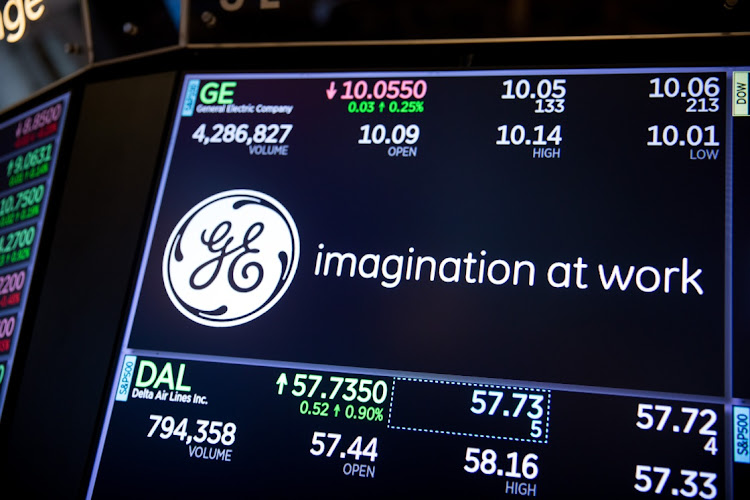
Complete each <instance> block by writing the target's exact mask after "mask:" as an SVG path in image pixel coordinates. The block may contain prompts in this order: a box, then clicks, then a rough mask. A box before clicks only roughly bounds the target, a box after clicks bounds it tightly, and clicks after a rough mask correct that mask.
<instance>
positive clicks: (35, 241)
mask: <svg viewBox="0 0 750 500" xmlns="http://www.w3.org/2000/svg"><path fill="white" fill-rule="evenodd" d="M68 99H69V95H68V94H65V95H63V96H61V97H59V98H56V99H54V100H51V101H49V102H46V103H44V104H42V105H40V106H37V107H36V108H34V109H32V110H31V111H27V112H26V113H24V114H22V115H18V116H15V117H13V118H11V119H10V120H7V121H5V122H3V123H0V167H2V170H1V171H0V417H1V416H2V411H3V407H4V404H5V397H6V394H7V391H8V382H9V380H10V376H11V372H12V369H13V361H14V357H15V354H16V350H17V348H18V336H19V332H20V331H21V324H22V322H23V317H24V311H25V309H26V301H27V299H28V294H29V285H30V283H31V278H32V276H33V273H34V263H35V261H36V255H37V250H38V248H39V239H40V238H41V234H42V228H43V225H44V216H45V213H46V210H47V201H48V200H49V192H50V189H51V187H52V179H53V177H54V172H55V165H56V163H57V154H58V150H59V148H60V139H61V136H62V130H63V124H64V123H65V114H66V112H67V108H68Z"/></svg>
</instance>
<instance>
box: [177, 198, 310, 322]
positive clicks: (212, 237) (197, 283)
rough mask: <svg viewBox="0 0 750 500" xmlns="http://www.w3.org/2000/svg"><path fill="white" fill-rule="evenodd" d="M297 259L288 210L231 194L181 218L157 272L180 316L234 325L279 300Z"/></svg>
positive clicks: (296, 242)
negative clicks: (159, 271) (160, 273)
mask: <svg viewBox="0 0 750 500" xmlns="http://www.w3.org/2000/svg"><path fill="white" fill-rule="evenodd" d="M298 260H299V235H298V234H297V227H296V226H295V225H294V221H293V220H292V217H291V216H290V215H289V212H287V211H286V209H285V208H284V207H283V206H282V205H281V204H280V203H279V202H278V201H276V200H275V199H273V198H271V197H270V196H268V195H265V194H263V193H259V192H257V191H250V190H247V189H236V190H233V191H225V192H223V193H219V194H215V195H213V196H211V197H210V198H206V199H205V200H203V201H202V202H200V203H198V204H197V205H196V206H194V207H193V208H192V209H190V211H189V212H188V213H187V214H185V216H184V217H183V218H182V220H180V222H179V223H178V224H177V226H176V227H175V228H174V230H173V231H172V235H171V236H170V237H169V242H168V243H167V247H166V250H165V252H164V262H163V264H162V275H163V277H164V286H165V287H166V289H167V294H169V298H170V299H171V300H172V303H173V304H174V305H175V307H176V308H177V309H179V310H180V312H181V313H182V314H184V315H185V316H187V317H188V318H190V319H191V320H193V321H195V322H196V323H200V324H201V325H206V326H236V325H241V324H243V323H247V322H248V321H252V320H254V319H255V318H257V317H258V316H260V315H261V314H263V313H265V312H266V311H268V310H269V309H270V308H271V307H273V306H274V304H276V302H278V300H279V299H280V298H281V296H282V295H284V292H286V290H287V288H289V284H290V283H291V282H292V278H294V273H295V271H296V270H297V261H298Z"/></svg>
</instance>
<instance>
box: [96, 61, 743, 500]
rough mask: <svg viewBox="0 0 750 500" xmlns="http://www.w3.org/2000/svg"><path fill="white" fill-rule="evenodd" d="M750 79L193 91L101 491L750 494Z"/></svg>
mask: <svg viewBox="0 0 750 500" xmlns="http://www.w3.org/2000/svg"><path fill="white" fill-rule="evenodd" d="M747 85H748V70H747V68H726V67H704V68H621V69H613V68H609V69H568V70H563V69H555V70H513V71H510V70H502V71H500V70H497V71H494V70H493V71H489V70H488V71H464V72H455V71H454V72H447V71H444V72H441V71H430V72H359V73H353V72H349V73H343V72H339V73H304V74H302V73H297V74H294V73H276V74H190V75H186V76H185V78H184V82H183V86H182V91H181V96H180V99H179V102H178V105H177V117H176V119H175V123H174V127H173V131H172V134H171V138H170V142H169V146H168V150H167V155H166V160H165V165H164V169H163V173H162V177H161V179H160V183H159V186H158V192H157V195H156V199H155V207H154V211H153V216H152V220H151V223H150V225H149V230H148V237H147V241H146V244H145V249H144V254H143V258H142V262H141V265H140V268H139V273H138V277H137V282H136V285H135V290H134V297H133V301H132V305H131V307H130V309H129V313H128V316H127V324H126V326H125V332H124V339H123V344H122V349H121V351H120V354H119V357H118V359H117V369H116V376H115V380H114V383H113V386H112V392H111V394H110V396H109V400H108V402H107V411H106V416H105V419H104V425H103V431H102V435H101V438H100V441H99V445H98V448H97V451H96V457H95V460H94V470H93V474H92V478H91V482H90V485H89V490H88V495H89V497H93V498H114V497H130V498H132V497H141V496H144V495H145V496H150V497H169V496H179V497H181V498H202V497H206V496H211V497H219V498H221V497H247V496H250V495H253V494H261V495H262V496H269V495H272V496H273V495H276V496H287V495H292V494H294V495H312V496H322V495H326V496H332V497H350V498H351V497H361V496H364V497H372V496H378V497H383V496H392V495H394V494H396V493H397V492H398V493H407V494H410V495H421V496H428V495H429V496H444V495H455V496H475V495H488V494H492V495H493V496H507V497H509V498H510V497H514V496H536V497H542V498H574V497H575V498H592V497H593V498H602V497H610V498H615V497H616V498H647V497H648V498H650V497H657V496H662V497H675V498H683V497H684V498H693V497H700V498H704V499H713V498H740V496H738V494H739V493H738V492H739V491H740V490H738V489H737V488H739V486H738V485H739V484H740V482H739V481H738V480H736V478H738V477H740V476H742V475H743V474H744V475H745V476H747V474H748V469H750V465H748V461H749V460H748V436H747V420H748V412H749V410H748V405H747V402H748V400H747V399H744V400H743V399H742V398H743V397H744V398H749V397H750V394H736V393H735V390H734V387H735V383H734V381H735V379H739V378H741V377H743V376H745V375H746V374H747V370H746V369H745V368H744V365H740V364H738V363H734V362H733V359H734V358H733V354H732V353H733V349H734V345H735V343H736V342H737V341H738V339H740V338H745V337H747V335H748V334H747V331H744V330H743V331H739V330H737V331H735V330H734V329H733V326H732V307H731V304H732V299H733V295H732V294H733V288H732V283H733V278H732V277H733V265H732V263H733V257H732V241H733V240H732V237H733V234H734V232H735V231H737V230H738V229H737V228H734V227H733V225H732V224H733V222H732V210H733V205H732V193H733V189H734V187H733V184H732V178H733V177H732V176H733V172H734V169H735V168H740V167H741V166H746V165H747V158H748V156H747V148H748V145H747V141H746V140H745V139H746V137H747V136H746V135H744V136H743V137H744V139H743V138H742V137H740V138H738V133H739V132H738V131H739V128H740V127H741V126H745V125H744V122H745V121H750V118H747V115H748V114H750V113H749V112H748V104H747V100H746V97H747V96H746V92H747ZM744 130H745V134H746V133H747V128H745V129H744ZM742 159H744V161H745V162H744V163H742V165H739V163H741V162H742ZM738 162H739V163H738ZM742 370H744V371H742ZM743 374H744V375H743Z"/></svg>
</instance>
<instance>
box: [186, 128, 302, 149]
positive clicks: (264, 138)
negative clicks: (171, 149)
mask: <svg viewBox="0 0 750 500" xmlns="http://www.w3.org/2000/svg"><path fill="white" fill-rule="evenodd" d="M206 128H207V125H206V124H205V123H201V124H200V125H198V128H196V129H195V132H193V135H192V136H191V137H192V138H193V139H195V140H196V141H198V142H199V143H201V144H203V145H204V146H205V145H207V144H230V143H237V144H245V145H247V146H251V145H253V144H284V142H286V139H287V137H289V134H290V133H291V132H292V128H294V125H292V124H290V123H271V124H264V123H259V124H257V125H255V127H254V128H253V129H252V133H251V131H250V125H248V124H247V123H242V124H239V125H235V124H234V123H227V124H226V125H225V124H223V123H217V124H215V125H213V126H212V127H211V132H209V134H208V135H207V134H206Z"/></svg>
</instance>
